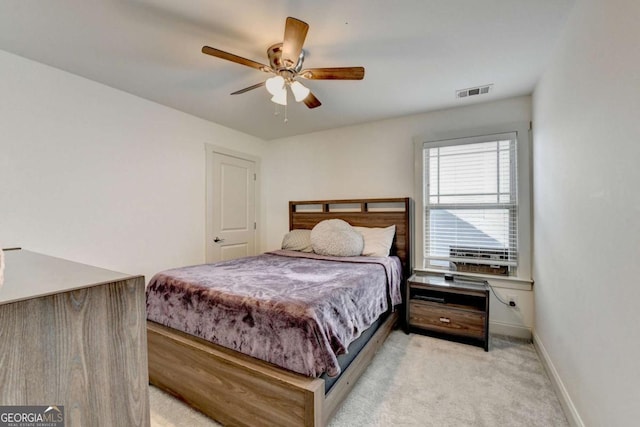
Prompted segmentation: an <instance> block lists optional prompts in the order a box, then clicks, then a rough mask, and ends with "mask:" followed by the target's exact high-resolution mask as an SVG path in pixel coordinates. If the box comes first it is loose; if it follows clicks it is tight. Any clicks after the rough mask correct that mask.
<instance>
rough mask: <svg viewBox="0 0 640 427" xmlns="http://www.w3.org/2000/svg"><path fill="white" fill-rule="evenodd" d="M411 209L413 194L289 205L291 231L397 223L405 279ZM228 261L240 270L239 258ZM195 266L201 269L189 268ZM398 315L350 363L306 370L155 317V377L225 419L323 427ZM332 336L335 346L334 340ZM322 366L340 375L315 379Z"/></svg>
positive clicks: (391, 313)
mask: <svg viewBox="0 0 640 427" xmlns="http://www.w3.org/2000/svg"><path fill="white" fill-rule="evenodd" d="M411 210H412V209H411V200H410V199H409V198H400V199H398V198H393V199H356V200H320V201H299V202H290V203H289V228H290V229H291V230H294V229H311V228H313V227H314V226H315V225H316V224H317V223H319V222H320V221H322V220H325V219H344V220H345V221H347V222H349V223H350V224H351V225H354V226H362V227H387V226H389V225H395V226H396V233H395V238H394V242H393V246H392V255H395V256H397V257H398V258H399V259H400V263H401V265H400V267H399V268H400V269H401V270H402V272H403V275H404V277H405V278H406V277H408V275H409V272H410V268H411V266H410V260H411V239H410V236H411V218H410V215H411ZM283 256H284V257H286V256H287V254H286V253H273V254H265V255H261V256H260V257H259V258H258V260H260V262H263V263H264V262H268V263H271V262H272V261H273V260H275V259H276V258H280V257H283ZM302 258H305V256H303V257H302ZM308 258H314V256H312V255H309V256H308ZM286 261H287V260H285V262H286ZM328 261H331V260H328ZM305 262H316V261H315V260H313V259H310V260H307V261H305ZM229 266H230V267H234V268H235V264H234V263H233V262H231V263H229ZM192 271H196V270H188V271H187V272H188V273H190V272H192ZM154 283H155V282H154ZM154 283H152V284H154ZM168 283H169V284H171V283H172V282H168ZM401 288H402V287H401ZM367 298H371V297H367ZM391 306H392V303H391V297H389V307H391ZM376 316H377V315H376ZM150 317H151V316H150ZM223 317H224V316H223ZM397 320H398V310H397V309H396V310H388V312H387V313H385V314H384V315H383V316H381V317H380V319H379V320H378V321H376V322H375V326H374V327H371V328H368V329H367V330H366V331H363V332H362V333H361V334H360V333H358V335H360V337H359V338H358V339H357V340H355V341H354V342H353V343H351V344H350V345H349V347H348V350H349V351H348V352H347V354H348V358H349V359H350V360H348V361H347V362H348V365H344V364H342V363H340V364H337V365H336V364H335V363H333V362H335V361H331V360H329V361H328V362H327V364H326V366H324V367H323V368H322V369H316V370H313V369H312V370H308V369H310V368H309V367H307V366H306V365H305V366H301V367H293V368H291V367H289V369H284V368H281V367H279V366H276V365H275V364H274V363H278V361H273V360H272V362H274V363H268V362H266V361H264V360H260V359H257V358H255V357H251V356H249V355H246V354H243V353H240V352H238V351H234V350H231V349H230V348H227V347H225V346H221V345H217V344H214V343H212V342H210V341H208V340H205V339H203V338H207V339H210V338H211V337H207V336H205V335H203V334H200V335H201V337H197V336H195V335H198V334H197V332H196V333H195V335H194V334H193V331H190V332H192V333H190V334H187V333H185V332H182V331H179V330H177V329H174V328H171V327H167V326H163V325H161V324H159V323H156V322H153V321H151V320H149V321H148V322H147V331H148V334H147V336H148V352H149V379H150V382H151V383H152V384H153V385H155V386H157V387H159V388H161V389H163V390H165V391H167V392H169V393H171V394H173V395H174V396H176V397H178V398H179V399H181V400H183V401H185V402H187V403H188V404H189V405H191V406H192V407H194V408H196V409H198V410H200V411H201V412H203V413H205V414H207V415H208V416H210V417H211V418H213V419H215V420H217V421H219V422H221V423H223V424H229V425H278V426H300V425H305V426H322V425H326V424H327V422H328V420H329V419H330V418H331V417H332V416H333V414H334V413H335V412H336V411H337V409H338V408H339V406H340V403H341V402H342V401H343V399H344V397H345V396H346V395H347V394H348V393H349V391H350V390H351V388H352V387H353V385H354V383H355V381H356V380H357V378H358V377H359V376H360V375H361V374H362V373H363V372H364V370H365V369H366V367H367V366H368V364H369V362H370V361H371V360H372V358H373V356H374V355H375V353H376V351H377V350H378V349H379V348H380V346H381V345H382V343H383V342H384V340H385V339H386V337H387V336H388V335H389V333H390V332H391V330H392V328H393V327H394V326H395V324H396V322H397ZM164 323H165V324H169V325H170V324H171V323H170V322H164ZM204 329H207V328H204ZM197 330H198V329H196V331H197ZM339 338H340V336H339V334H337V335H336V337H335V340H336V341H338V342H339V341H340V339H339ZM214 341H215V340H214ZM331 341H332V344H335V343H334V342H333V341H334V340H333V338H332V340H331ZM347 341H349V340H347ZM259 357H260V358H261V359H265V357H263V355H259ZM323 357H324V356H323ZM341 357H345V356H344V355H343V356H341ZM266 360H268V358H267V359H266ZM324 360H326V357H324ZM341 362H344V360H343V361H341ZM278 364H280V363H278ZM343 366H344V368H342V367H343ZM321 370H325V371H327V372H328V373H329V374H331V375H335V374H339V376H337V377H327V375H326V374H325V375H324V376H323V377H317V375H318V374H319V373H321V372H320V371H321ZM294 371H298V372H300V373H296V372H294ZM303 373H304V374H303ZM329 385H330V387H329Z"/></svg>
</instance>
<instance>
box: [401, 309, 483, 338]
mask: <svg viewBox="0 0 640 427" xmlns="http://www.w3.org/2000/svg"><path fill="white" fill-rule="evenodd" d="M409 305H410V307H409V312H410V316H409V325H410V326H413V327H417V328H424V329H428V330H431V331H435V332H443V333H447V334H456V335H461V336H465V337H471V338H479V339H482V338H484V336H485V330H484V325H485V316H486V314H485V313H483V312H474V311H467V310H460V309H456V308H448V307H446V306H444V305H441V304H433V303H424V302H420V301H410V302H409Z"/></svg>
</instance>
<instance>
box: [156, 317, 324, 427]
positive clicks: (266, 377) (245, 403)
mask: <svg viewBox="0 0 640 427" xmlns="http://www.w3.org/2000/svg"><path fill="white" fill-rule="evenodd" d="M147 328H148V334H147V338H148V347H149V378H150V381H151V384H153V385H155V386H157V387H159V388H161V389H163V390H165V391H168V392H169V393H171V394H173V395H174V396H176V397H178V398H180V399H181V400H183V401H185V402H187V403H188V404H189V405H191V406H193V407H194V408H196V409H198V410H199V411H201V412H203V413H205V414H207V415H208V416H210V417H211V418H213V419H215V420H217V421H219V422H221V423H223V424H225V425H240V426H283V427H285V426H302V425H319V424H318V421H319V420H321V419H322V413H321V410H322V408H321V403H322V400H323V398H324V380H321V379H318V378H308V377H305V376H303V375H299V374H295V373H293V372H290V371H287V370H284V369H282V368H279V367H277V366H275V365H272V364H270V363H267V362H263V361H261V360H258V359H255V358H252V357H249V356H246V355H244V354H242V353H238V352H236V351H233V350H230V349H227V348H224V347H221V346H219V345H216V344H213V343H210V342H208V341H205V340H202V339H200V338H197V337H194V336H191V335H187V334H185V333H183V332H180V331H176V330H174V329H170V328H167V327H165V326H162V325H160V324H157V323H154V322H151V321H148V322H147Z"/></svg>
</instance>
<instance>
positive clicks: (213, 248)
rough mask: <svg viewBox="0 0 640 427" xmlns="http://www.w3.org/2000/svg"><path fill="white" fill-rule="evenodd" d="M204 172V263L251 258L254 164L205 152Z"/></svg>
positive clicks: (254, 216) (242, 159)
mask: <svg viewBox="0 0 640 427" xmlns="http://www.w3.org/2000/svg"><path fill="white" fill-rule="evenodd" d="M207 169H209V170H208V171H207V180H208V181H209V182H207V199H208V200H207V217H208V218H207V241H206V257H207V262H209V263H210V262H216V261H225V260H228V259H233V258H240V257H243V256H249V255H255V246H256V244H255V238H256V237H255V234H256V212H255V206H256V205H255V193H256V191H255V183H256V164H255V162H254V161H251V160H249V159H244V158H241V157H236V156H232V155H227V154H222V153H218V152H215V151H212V150H211V149H207Z"/></svg>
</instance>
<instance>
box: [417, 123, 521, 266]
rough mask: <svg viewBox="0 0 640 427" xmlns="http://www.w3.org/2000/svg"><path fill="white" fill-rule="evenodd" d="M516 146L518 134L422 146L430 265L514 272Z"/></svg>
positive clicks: (425, 231)
mask: <svg viewBox="0 0 640 427" xmlns="http://www.w3.org/2000/svg"><path fill="white" fill-rule="evenodd" d="M517 146H518V144H517V134H516V133H515V132H512V133H504V134H495V135H487V136H482V137H472V138H461V139H452V140H446V141H438V142H427V143H424V144H423V147H422V155H423V159H422V160H423V163H422V165H423V171H422V181H423V186H422V188H423V207H424V217H423V218H424V224H423V227H424V229H423V236H424V242H423V251H424V254H423V256H424V266H425V267H427V268H438V269H445V270H449V269H453V268H451V263H454V264H455V267H456V268H457V269H458V270H461V271H469V272H491V273H494V274H503V275H514V274H515V272H516V268H517V266H518V183H517V181H518V179H517V177H518V173H517V167H518V165H517V163H518V162H517V159H518V155H517Z"/></svg>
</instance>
